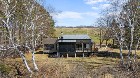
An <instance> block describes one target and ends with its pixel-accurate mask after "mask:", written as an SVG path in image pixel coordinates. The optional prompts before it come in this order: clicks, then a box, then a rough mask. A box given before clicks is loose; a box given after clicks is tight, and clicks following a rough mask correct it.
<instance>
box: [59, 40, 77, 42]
mask: <svg viewBox="0 0 140 78" xmlns="http://www.w3.org/2000/svg"><path fill="white" fill-rule="evenodd" d="M58 42H76V40H59V41H58Z"/></svg>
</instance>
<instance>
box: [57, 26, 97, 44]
mask: <svg viewBox="0 0 140 78" xmlns="http://www.w3.org/2000/svg"><path fill="white" fill-rule="evenodd" d="M55 30H56V31H55V35H56V37H59V36H60V35H61V32H63V34H88V35H89V36H90V37H91V39H92V40H93V41H94V42H95V43H99V29H98V28H55Z"/></svg>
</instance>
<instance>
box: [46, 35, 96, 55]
mask: <svg viewBox="0 0 140 78" xmlns="http://www.w3.org/2000/svg"><path fill="white" fill-rule="evenodd" d="M52 41H53V42H51V40H50V39H48V42H46V44H44V49H46V50H44V51H45V52H47V53H48V52H49V53H51V52H56V53H57V56H62V55H64V56H68V54H69V55H76V54H79V53H89V52H92V43H93V42H92V40H91V38H90V37H89V36H88V35H62V36H61V37H59V38H58V39H57V40H56V39H53V40H52ZM48 43H49V44H48ZM50 43H51V44H50ZM48 45H50V46H53V47H51V49H52V50H51V49H50V48H49V50H47V48H48V47H49V46H48ZM45 47H46V48H45Z"/></svg>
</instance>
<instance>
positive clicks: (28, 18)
mask: <svg viewBox="0 0 140 78" xmlns="http://www.w3.org/2000/svg"><path fill="white" fill-rule="evenodd" d="M53 27H54V20H53V19H52V17H51V16H50V13H49V11H47V10H46V9H45V8H44V7H43V6H42V5H40V4H39V2H38V1H36V0H0V58H2V59H4V58H7V57H12V56H13V55H17V54H18V55H20V57H21V58H22V60H23V62H24V64H25V66H26V68H27V69H28V71H29V72H30V73H32V72H33V71H32V70H31V68H30V67H29V65H28V62H27V60H26V58H25V55H24V54H25V52H27V51H29V52H31V53H32V62H33V65H34V69H35V70H36V71H38V67H37V65H36V62H35V56H34V53H35V49H36V47H38V46H42V44H43V42H42V41H43V38H47V37H52V36H54V35H53V33H54V29H53Z"/></svg>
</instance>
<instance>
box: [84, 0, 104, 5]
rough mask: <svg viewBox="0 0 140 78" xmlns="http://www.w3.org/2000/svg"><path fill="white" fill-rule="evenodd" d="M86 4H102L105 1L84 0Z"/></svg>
mask: <svg viewBox="0 0 140 78" xmlns="http://www.w3.org/2000/svg"><path fill="white" fill-rule="evenodd" d="M84 1H85V3H86V4H90V5H93V4H97V3H102V2H106V1H107V0H84Z"/></svg>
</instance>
